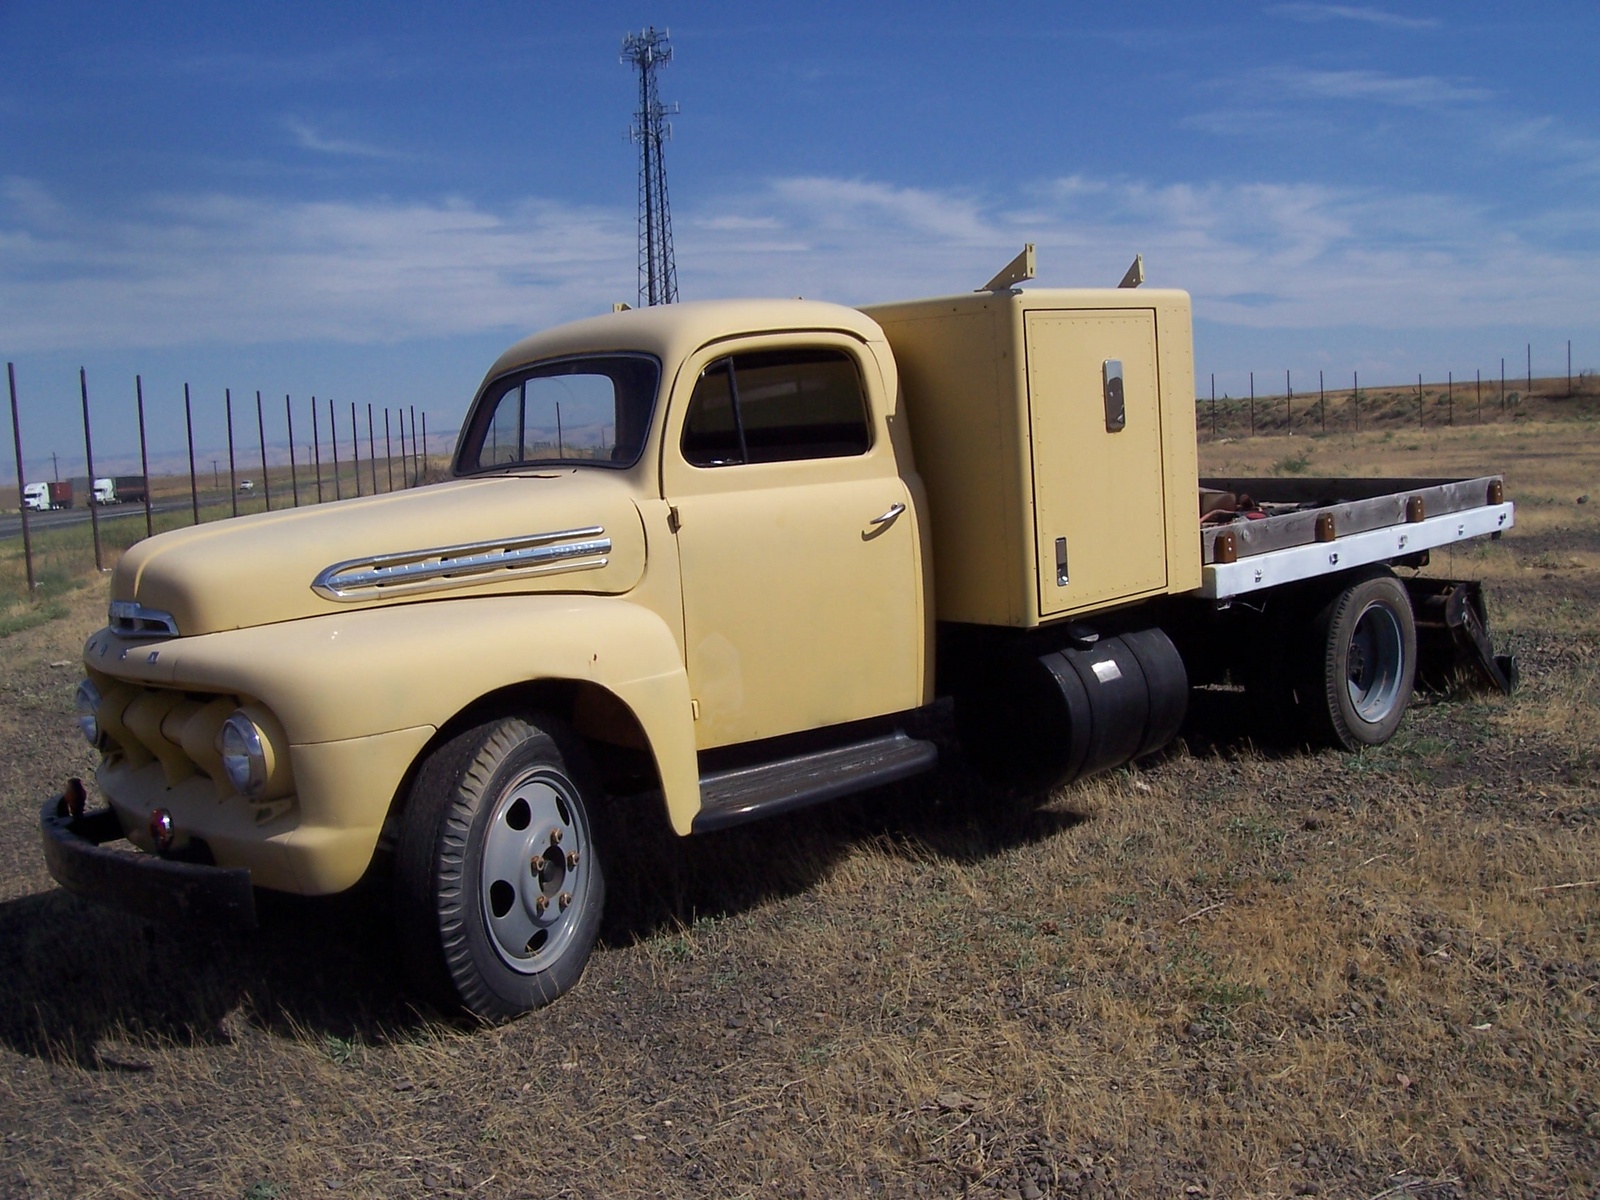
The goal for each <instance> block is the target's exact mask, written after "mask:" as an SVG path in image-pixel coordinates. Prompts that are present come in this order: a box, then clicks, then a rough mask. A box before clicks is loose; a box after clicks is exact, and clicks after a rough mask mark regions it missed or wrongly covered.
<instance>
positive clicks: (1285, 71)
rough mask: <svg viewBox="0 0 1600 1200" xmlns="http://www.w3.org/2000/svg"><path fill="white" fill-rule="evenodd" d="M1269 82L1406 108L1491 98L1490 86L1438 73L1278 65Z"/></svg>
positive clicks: (1325, 96) (1315, 95) (1320, 95)
mask: <svg viewBox="0 0 1600 1200" xmlns="http://www.w3.org/2000/svg"><path fill="white" fill-rule="evenodd" d="M1261 77H1262V78H1263V79H1264V80H1265V81H1266V82H1267V83H1268V84H1269V85H1271V86H1273V87H1276V88H1278V89H1281V90H1282V91H1284V92H1287V93H1290V94H1292V95H1297V96H1306V97H1310V98H1312V99H1315V100H1371V101H1377V102H1380V103H1384V104H1394V105H1399V106H1401V107H1403V108H1438V107H1442V106H1445V105H1450V104H1457V103H1461V102H1468V101H1479V100H1488V99H1491V98H1492V97H1493V95H1494V93H1493V92H1491V91H1489V90H1488V89H1487V88H1480V87H1472V86H1469V85H1466V84H1461V83H1453V82H1451V81H1450V80H1448V79H1440V78H1439V77H1438V76H1436V75H1411V76H1405V75H1385V74H1383V73H1382V72H1379V71H1307V70H1298V69H1295V68H1291V67H1278V68H1274V69H1272V70H1268V71H1264V72H1262V76H1261Z"/></svg>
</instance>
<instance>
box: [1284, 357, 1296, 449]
mask: <svg viewBox="0 0 1600 1200" xmlns="http://www.w3.org/2000/svg"><path fill="white" fill-rule="evenodd" d="M1283 403H1284V412H1285V413H1286V414H1287V415H1288V418H1289V436H1290V437H1293V436H1294V383H1293V382H1292V381H1291V379H1290V378H1289V372H1288V371H1287V370H1285V371H1284V373H1283Z"/></svg>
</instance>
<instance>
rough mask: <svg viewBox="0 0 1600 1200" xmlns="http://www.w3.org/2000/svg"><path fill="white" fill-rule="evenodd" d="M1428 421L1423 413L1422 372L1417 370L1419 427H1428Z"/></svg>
mask: <svg viewBox="0 0 1600 1200" xmlns="http://www.w3.org/2000/svg"><path fill="white" fill-rule="evenodd" d="M1427 427H1428V422H1427V421H1426V419H1424V417H1423V415H1422V372H1421V371H1418V372H1417V428H1418V429H1426V428H1427Z"/></svg>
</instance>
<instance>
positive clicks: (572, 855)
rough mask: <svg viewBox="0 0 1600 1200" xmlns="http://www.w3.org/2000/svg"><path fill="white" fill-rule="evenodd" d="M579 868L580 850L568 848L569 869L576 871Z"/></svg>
mask: <svg viewBox="0 0 1600 1200" xmlns="http://www.w3.org/2000/svg"><path fill="white" fill-rule="evenodd" d="M577 869H578V852H577V851H576V850H568V851H567V870H569V871H576V870H577Z"/></svg>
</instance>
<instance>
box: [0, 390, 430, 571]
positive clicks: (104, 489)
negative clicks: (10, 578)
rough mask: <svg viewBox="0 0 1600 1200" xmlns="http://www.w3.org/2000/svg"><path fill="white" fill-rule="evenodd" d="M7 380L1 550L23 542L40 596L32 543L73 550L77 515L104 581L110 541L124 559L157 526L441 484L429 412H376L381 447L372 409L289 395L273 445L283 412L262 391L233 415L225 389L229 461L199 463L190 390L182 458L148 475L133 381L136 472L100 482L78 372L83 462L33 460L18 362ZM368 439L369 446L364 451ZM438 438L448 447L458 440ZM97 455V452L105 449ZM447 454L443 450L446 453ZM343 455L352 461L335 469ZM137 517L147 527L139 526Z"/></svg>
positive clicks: (170, 454)
mask: <svg viewBox="0 0 1600 1200" xmlns="http://www.w3.org/2000/svg"><path fill="white" fill-rule="evenodd" d="M6 380H7V385H8V388H9V392H10V401H11V435H12V448H13V452H14V459H13V462H14V465H15V472H16V474H15V485H14V487H0V513H3V515H0V539H4V540H9V539H10V538H11V537H15V536H17V534H18V533H19V532H20V535H21V540H22V551H23V560H24V578H25V581H26V587H27V590H28V592H29V593H32V592H33V591H35V590H36V589H37V588H38V586H39V578H38V573H37V572H36V570H35V562H34V557H35V542H36V537H37V536H38V535H45V536H52V537H57V538H60V537H63V536H65V537H68V539H69V540H71V536H72V531H74V530H76V531H79V532H78V533H77V536H79V537H81V527H82V525H83V524H84V523H85V522H84V519H83V516H82V515H80V514H82V513H84V512H87V517H88V520H87V524H88V526H89V537H90V542H91V543H92V546H93V553H94V563H95V566H96V568H97V569H99V570H102V571H103V570H105V569H106V560H107V542H108V541H110V542H111V543H112V548H113V549H114V550H116V551H120V550H122V549H125V548H126V547H127V546H128V545H131V544H132V543H133V542H136V541H138V540H140V538H141V537H149V536H151V535H153V534H154V533H155V532H157V526H158V525H159V526H161V527H162V528H170V527H173V526H174V524H175V523H176V524H193V525H198V524H201V523H203V522H206V521H214V520H220V519H224V518H230V517H237V516H241V515H246V514H248V513H251V512H270V511H272V510H273V509H274V508H278V509H281V508H287V507H300V506H302V505H308V504H320V503H324V502H325V501H329V500H341V499H344V498H345V497H346V496H351V497H356V496H363V495H376V494H378V493H379V492H392V491H397V490H401V489H405V488H411V487H416V486H417V485H418V484H421V483H425V482H429V481H430V479H432V478H433V477H434V476H435V475H436V473H437V472H436V470H435V468H434V466H433V460H434V458H435V457H436V456H437V455H438V453H439V452H440V447H439V446H438V445H436V444H435V442H436V441H437V439H433V440H430V437H429V433H428V414H427V412H426V410H424V411H422V412H418V411H417V408H416V406H415V405H405V406H399V407H388V406H385V407H383V408H382V409H381V412H382V423H381V424H382V429H383V437H382V439H381V441H380V439H379V438H378V428H379V421H378V413H379V411H380V410H379V408H378V406H375V405H372V404H367V405H365V406H364V407H365V413H364V414H363V412H362V408H363V406H362V405H361V404H358V403H357V402H354V401H352V402H350V405H349V415H348V420H346V419H345V418H344V413H343V406H342V405H340V404H337V403H336V402H335V401H334V400H332V399H327V398H323V399H320V400H319V399H318V398H317V397H315V396H312V397H309V398H306V399H302V400H301V401H300V402H299V403H298V404H297V403H296V401H295V400H294V398H293V397H292V396H291V395H285V396H284V398H283V406H282V409H281V414H282V421H283V424H282V427H281V428H282V436H281V437H280V436H279V429H278V428H270V436H269V418H268V413H269V411H270V412H271V413H272V416H273V418H274V419H273V420H272V422H271V425H272V426H276V425H277V421H276V417H277V416H278V412H279V410H278V408H277V405H276V402H275V401H273V402H268V401H267V400H265V399H264V398H263V396H262V393H261V392H260V391H257V392H256V393H255V397H254V406H253V407H254V413H253V414H252V413H251V412H250V411H249V409H250V407H251V406H250V403H249V401H244V402H243V411H236V407H235V398H234V396H233V391H232V389H231V388H224V389H223V395H222V397H221V408H222V415H223V420H224V424H225V426H226V430H227V449H226V455H225V456H224V454H223V452H222V451H221V449H220V447H219V448H218V449H217V450H216V451H215V452H213V451H211V450H202V451H200V452H198V453H197V450H196V445H195V407H196V405H195V400H194V398H193V397H192V395H191V393H190V389H189V385H188V384H187V383H186V384H184V388H183V401H182V404H183V423H184V433H185V445H184V449H183V451H181V452H178V451H163V452H162V453H161V455H160V457H159V458H158V459H157V460H156V470H155V472H154V473H152V470H151V449H150V443H149V438H148V435H147V425H146V419H145V418H146V413H145V396H144V380H143V377H142V376H140V375H135V376H134V380H133V388H132V394H131V399H132V402H133V403H132V405H131V407H132V408H133V415H134V419H135V422H136V425H137V429H138V457H137V461H138V464H139V471H138V473H137V474H133V473H131V472H128V473H123V474H116V473H115V472H107V473H104V474H102V473H101V472H99V471H97V470H96V467H95V456H96V448H95V439H94V421H93V416H92V411H91V405H90V386H89V377H88V372H87V371H86V370H84V369H82V368H80V369H79V372H78V390H79V394H80V399H81V405H82V411H83V457H82V458H81V459H75V458H74V457H73V456H70V455H69V456H63V455H62V454H60V453H58V452H55V451H52V452H51V453H50V454H49V455H48V456H36V457H34V458H31V459H30V458H29V456H28V454H27V450H26V447H25V444H24V437H23V427H22V413H23V409H24V400H25V395H24V394H23V392H22V390H21V389H19V385H18V379H17V370H16V364H15V363H12V362H8V363H7V364H6ZM297 408H298V409H299V411H300V413H301V415H302V424H301V430H302V431H304V429H305V428H306V424H305V422H304V417H305V416H306V415H309V417H310V422H309V425H310V430H311V435H310V440H309V441H307V442H305V443H300V442H298V441H297V440H296V437H295V416H296V409H297ZM103 415H104V413H103V411H102V416H103ZM124 415H125V414H124ZM168 415H169V416H175V414H168ZM363 415H364V416H365V420H364V421H363V420H362V417H363ZM252 417H253V420H252V419H251V418H252ZM363 426H364V428H363ZM251 434H254V437H251V436H250V435H251ZM363 435H365V438H366V446H365V447H364V448H363V446H362V437H363ZM444 436H446V437H453V432H452V433H450V434H446V435H444ZM101 449H102V451H103V450H104V446H103V445H102V447H101ZM444 449H445V450H446V451H448V447H444ZM342 450H348V453H346V454H345V455H344V457H343V459H342V460H341V451H342ZM175 459H176V460H177V461H176V462H174V460H175ZM207 459H209V461H210V467H211V469H210V471H209V476H210V479H209V484H208V483H207V480H206V476H207V474H208V472H206V471H205V470H204V469H203V467H204V462H205V461H206V460H207ZM363 459H364V460H365V461H363ZM108 461H109V462H116V463H118V464H120V465H123V466H125V465H127V464H129V463H131V462H132V461H133V450H132V448H131V447H127V446H118V447H116V449H115V450H114V451H113V452H112V453H111V454H109V455H105V454H102V456H101V462H102V463H105V462H108ZM224 461H225V463H226V473H224V469H223V468H224ZM79 463H81V465H82V466H83V468H84V473H83V474H82V475H79V474H77V472H75V471H74V470H73V469H72V467H73V466H74V465H77V464H79ZM64 466H65V467H66V470H65V478H63V467H64ZM256 468H259V472H258V471H257V469H256ZM47 475H48V478H46V476H47ZM224 483H226V486H224ZM12 513H15V514H17V515H16V517H15V518H12V517H11V516H10V515H9V514H12ZM141 515H142V517H143V520H142V521H140V520H137V518H138V517H139V516H141ZM185 518H187V519H185ZM19 527H20V528H19ZM84 549H85V550H87V549H88V547H85V548H84Z"/></svg>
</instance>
